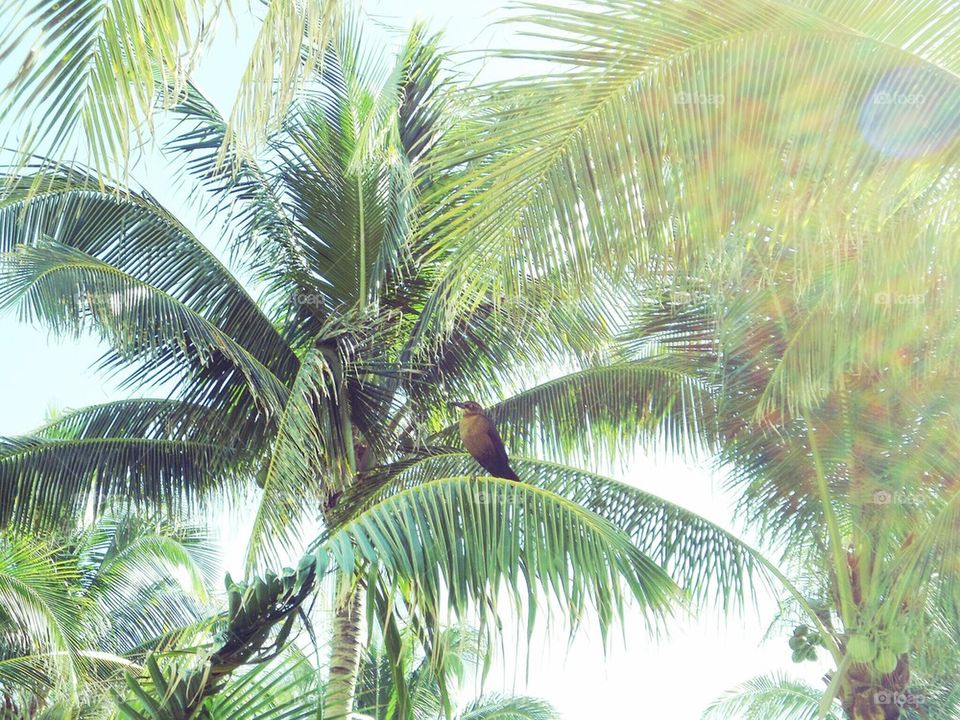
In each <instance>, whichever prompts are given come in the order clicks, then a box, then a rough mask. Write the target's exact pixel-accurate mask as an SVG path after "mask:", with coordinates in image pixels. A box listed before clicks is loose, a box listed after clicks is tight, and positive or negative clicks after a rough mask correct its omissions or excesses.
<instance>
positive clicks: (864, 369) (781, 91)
mask: <svg viewBox="0 0 960 720" xmlns="http://www.w3.org/2000/svg"><path fill="white" fill-rule="evenodd" d="M524 20H525V21H528V22H531V23H533V25H534V27H533V32H534V33H535V34H536V35H537V36H538V38H539V40H541V41H542V40H543V39H544V38H545V39H546V40H547V43H546V44H545V47H546V49H540V50H536V51H529V52H528V51H521V50H514V51H511V52H510V53H509V54H511V55H519V56H523V57H527V58H530V57H532V58H535V59H540V60H545V61H548V62H550V63H552V67H551V71H550V72H548V73H547V74H544V75H540V76H527V77H523V78H521V79H519V80H516V81H512V82H507V83H499V84H496V85H494V86H491V87H488V88H483V89H481V90H480V92H479V93H478V94H479V96H480V100H481V101H482V102H483V103H484V106H485V107H486V108H487V116H486V117H480V118H479V119H478V120H477V121H476V122H475V123H473V125H468V124H465V125H463V126H462V128H461V130H462V133H463V134H462V135H458V134H456V133H451V134H449V135H448V136H447V137H446V142H445V143H444V144H443V146H442V147H441V148H439V149H438V151H437V153H436V154H435V159H436V162H437V164H438V167H461V166H463V165H464V164H466V165H467V166H468V169H467V170H465V171H464V173H463V174H461V175H459V176H457V177H456V178H455V179H451V182H450V183H449V184H447V185H442V186H441V187H440V188H438V190H437V197H438V202H437V207H436V209H435V211H434V214H433V215H431V219H430V220H429V221H428V222H426V223H425V225H424V228H425V232H428V233H430V234H431V236H432V238H433V240H434V246H433V247H434V251H435V252H437V253H443V252H449V253H452V254H453V255H454V257H456V256H457V253H463V257H464V258H466V257H467V256H469V257H471V258H474V259H475V258H477V257H478V256H479V257H480V258H482V261H481V262H480V266H481V268H482V269H483V272H481V273H473V272H469V271H468V270H467V269H466V267H465V265H464V263H462V262H461V263H454V264H451V265H449V266H448V272H449V274H448V275H447V277H446V281H447V282H448V283H449V284H450V285H451V286H455V287H457V288H458V289H459V288H461V287H464V286H465V287H466V291H464V292H463V293H462V295H461V296H459V297H457V298H454V299H453V302H452V303H451V304H450V305H448V306H447V310H448V312H450V313H451V314H452V315H454V316H456V314H457V313H458V312H460V311H461V310H462V309H463V308H465V307H467V306H469V303H470V302H472V299H473V298H474V297H476V296H480V295H482V294H483V293H484V292H486V291H488V290H490V289H491V288H493V289H496V290H502V291H504V292H506V293H507V294H511V293H519V292H522V291H523V285H522V283H516V282H514V283H511V282H509V281H506V280H504V278H509V273H508V272H506V268H509V267H514V266H517V265H524V264H536V265H537V266H538V267H544V266H546V267H549V268H551V269H552V270H554V271H555V272H556V273H557V274H558V282H564V281H566V282H568V283H574V282H580V283H584V282H590V281H591V279H592V278H594V277H600V278H601V280H602V281H607V280H608V279H609V278H610V277H611V276H612V278H613V279H614V280H621V281H623V283H624V285H626V286H627V288H628V289H633V291H634V292H636V289H637V288H639V291H640V293H641V294H644V295H646V297H647V298H648V299H654V300H655V299H656V298H657V297H658V296H662V295H663V294H665V292H666V293H667V294H670V293H671V292H672V298H671V299H672V300H673V303H672V304H673V305H674V306H676V305H680V306H682V307H680V308H678V307H673V308H670V310H671V311H670V312H666V313H662V314H661V316H660V317H658V318H656V319H655V322H653V324H645V323H644V322H640V323H639V324H637V325H636V327H635V333H634V335H635V337H634V339H633V345H634V349H643V350H644V351H646V350H649V348H651V347H656V346H658V344H659V346H660V347H667V348H674V349H679V350H681V351H682V352H681V353H680V354H681V355H682V356H683V358H685V361H684V360H682V359H678V362H681V363H683V362H689V360H690V359H691V358H692V359H693V360H695V365H699V366H701V367H702V366H704V365H705V366H706V367H710V368H712V369H711V370H708V371H707V372H706V373H705V378H706V382H707V383H709V384H711V385H713V386H715V387H716V388H717V389H718V394H717V403H718V408H717V412H718V425H719V443H718V444H719V446H720V447H721V448H722V453H721V459H722V462H723V463H724V464H725V466H726V467H729V468H730V469H731V475H732V481H731V485H732V487H733V488H734V489H736V490H737V491H739V492H741V493H742V494H743V498H744V500H743V505H742V507H741V510H742V516H743V517H746V518H749V519H750V520H752V521H753V523H754V524H755V525H756V527H758V528H759V529H761V530H762V531H765V535H766V536H767V537H768V538H769V539H770V540H771V541H773V542H777V543H779V544H781V545H782V547H784V548H787V549H788V550H789V551H790V552H788V554H787V558H786V560H787V564H786V565H785V567H788V568H790V569H791V570H792V571H796V572H798V573H800V574H801V575H806V574H811V575H812V576H813V577H818V578H820V582H819V583H814V584H813V586H812V587H810V588H808V589H809V591H810V596H809V597H807V598H805V599H804V604H805V605H806V606H807V607H806V608H804V614H805V621H806V622H807V623H809V624H811V625H813V626H815V627H816V628H817V631H818V634H819V637H820V639H821V640H822V641H823V643H824V645H826V649H827V650H828V652H830V654H831V655H832V657H833V659H834V661H835V662H836V665H837V668H836V670H835V671H834V672H833V673H832V675H831V683H830V686H829V687H828V688H827V691H826V692H825V693H823V695H822V704H823V707H822V708H821V711H822V712H823V713H826V712H828V711H829V708H830V703H831V701H832V699H833V697H839V705H840V706H841V708H842V711H843V712H844V713H845V714H846V715H847V716H848V717H851V718H858V719H862V718H869V720H875V719H876V718H881V717H883V718H886V719H887V720H889V719H890V718H895V717H899V716H900V715H901V712H902V711H901V708H899V707H897V706H896V705H895V704H894V705H891V704H889V703H886V704H881V703H878V702H877V701H876V700H875V698H876V696H878V695H881V696H884V697H886V696H890V695H896V694H897V693H902V692H904V691H905V690H908V689H909V688H910V685H909V683H910V682H911V680H910V678H918V677H922V676H925V677H927V678H928V680H929V682H930V683H931V684H932V685H933V686H936V685H937V683H938V682H942V677H943V676H940V675H939V673H940V672H941V670H937V669H931V668H929V667H926V665H925V662H924V661H923V660H922V659H921V658H920V657H918V656H919V655H923V654H925V653H926V652H927V649H926V648H925V644H926V642H927V639H926V638H928V636H929V635H930V634H936V633H937V632H939V631H940V630H942V629H944V628H945V629H946V630H945V631H946V632H947V633H948V635H950V634H953V633H954V628H956V625H957V620H958V619H960V618H958V616H957V612H956V602H955V600H954V598H955V597H956V580H955V577H956V575H955V568H953V567H952V566H951V561H950V560H949V558H950V553H951V552H953V550H954V540H953V536H954V535H955V533H953V532H952V530H951V529H952V528H954V527H955V522H956V517H955V511H956V510H955V505H956V494H955V491H954V489H953V483H952V481H951V478H952V477H953V476H954V475H955V474H956V470H957V467H958V464H957V460H958V458H957V454H956V449H955V442H954V438H955V437H956V430H957V428H956V427H955V420H954V414H953V413H952V412H951V410H950V409H949V408H952V407H953V406H955V405H956V400H957V397H956V391H955V389H954V388H955V379H956V377H957V375H958V372H957V370H958V368H957V357H958V353H957V338H958V330H960V323H958V310H957V309H958V307H960V305H958V302H957V300H958V297H957V290H956V284H955V283H954V282H953V278H955V277H956V276H957V272H958V270H960V267H958V264H957V258H958V253H957V252H956V248H957V244H956V243H955V242H954V241H953V240H952V238H953V237H954V235H955V231H956V227H957V224H958V214H957V212H956V210H955V208H956V202H955V197H956V188H957V184H956V183H957V175H956V172H955V167H956V164H957V160H958V154H957V153H958V152H960V144H958V142H957V139H958V137H960V132H958V131H960V128H958V126H957V123H956V117H957V110H958V109H960V87H958V85H957V81H956V70H957V66H958V61H960V56H958V54H957V46H956V44H955V43H952V42H949V41H948V40H947V38H949V37H952V33H953V32H954V31H955V29H956V27H957V22H958V16H957V15H956V13H954V12H952V10H951V9H949V8H947V7H946V6H944V5H942V4H936V3H928V2H906V3H899V4H897V7H896V8H894V9H888V8H883V9H881V8H880V7H879V6H878V5H876V4H875V3H871V2H846V1H844V2H834V1H832V0H800V1H799V2H790V3H782V2H766V1H763V0H733V1H731V2H724V3H710V2H697V1H694V0H690V1H681V2H675V3H668V4H657V3H653V4H651V3H645V2H640V1H639V0H636V1H634V0H622V1H620V0H598V1H597V2H593V3H587V4H586V6H584V5H578V7H577V8H575V9H569V10H567V9H563V8H551V9H550V11H549V13H548V12H546V11H544V12H542V13H537V12H534V14H533V15H532V16H531V17H527V18H524ZM541 47H543V45H542V46H541ZM467 138H472V139H473V142H469V143H468V142H466V140H467ZM491 208H492V209H493V210H492V211H491ZM529 237H540V238H542V237H550V238H552V239H553V242H552V243H550V245H549V247H548V248H542V247H540V246H533V245H528V244H525V243H523V242H522V241H520V238H529ZM511 240H512V242H511ZM504 248H506V249H507V250H506V252H503V249H504ZM614 259H615V260H617V261H619V262H612V260H614ZM631 286H632V287H631ZM665 288H666V291H665ZM653 304H654V305H655V304H656V303H655V302H654V303H653ZM693 311H696V312H693ZM641 357H643V355H641ZM875 492H876V493H879V495H877V496H876V497H878V498H880V499H881V500H882V502H874V497H875V496H874V493H875ZM888 498H889V499H890V500H891V501H892V502H890V503H888V502H886V499H888ZM898 498H899V499H900V500H899V501H898ZM903 498H906V499H907V501H906V502H904V501H903ZM905 639H906V642H905ZM911 644H912V645H913V649H912V650H909V651H908V650H907V648H908V647H909V646H910V645H911ZM851 648H852V649H851ZM948 664H949V663H948ZM914 670H916V672H914ZM938 678H940V679H938ZM881 705H882V706H881ZM903 712H907V711H903Z"/></svg>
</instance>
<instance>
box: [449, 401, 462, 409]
mask: <svg viewBox="0 0 960 720" xmlns="http://www.w3.org/2000/svg"><path fill="white" fill-rule="evenodd" d="M450 407H457V408H460V409H461V410H464V409H466V408H464V406H463V403H460V402H452V403H450Z"/></svg>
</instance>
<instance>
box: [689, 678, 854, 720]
mask: <svg viewBox="0 0 960 720" xmlns="http://www.w3.org/2000/svg"><path fill="white" fill-rule="evenodd" d="M822 697H823V691H822V690H817V689H816V688H813V687H811V686H809V685H807V684H806V683H803V682H799V681H796V680H790V679H789V678H787V677H786V676H784V675H763V676H760V677H757V678H754V679H753V680H748V681H747V682H745V683H743V684H742V685H740V686H739V687H737V688H735V689H733V690H731V691H729V692H728V693H727V694H726V695H724V697H722V698H720V699H718V700H715V701H714V702H713V703H711V705H710V707H709V708H707V710H706V711H705V712H704V714H703V715H702V716H701V718H702V720H727V719H728V718H732V717H736V718H738V719H739V720H843V718H844V717H845V715H844V714H843V711H842V709H841V708H840V706H839V703H835V704H834V706H833V707H832V709H830V710H828V711H827V714H826V715H821V714H820V700H821V698H822Z"/></svg>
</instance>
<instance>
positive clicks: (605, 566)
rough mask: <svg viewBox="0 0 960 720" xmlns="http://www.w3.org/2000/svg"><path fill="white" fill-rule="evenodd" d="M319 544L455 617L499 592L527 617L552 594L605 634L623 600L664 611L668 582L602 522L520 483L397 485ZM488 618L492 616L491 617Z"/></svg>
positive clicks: (652, 615)
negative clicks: (590, 615)
mask: <svg viewBox="0 0 960 720" xmlns="http://www.w3.org/2000/svg"><path fill="white" fill-rule="evenodd" d="M322 546H323V548H324V549H325V550H327V551H328V552H329V553H330V554H331V555H332V556H333V557H334V558H336V560H337V564H338V565H339V567H340V569H341V571H343V572H345V573H348V574H351V573H354V572H357V571H359V570H361V568H362V566H365V565H366V566H369V567H370V572H371V573H374V574H379V573H383V574H384V577H385V580H386V582H387V583H388V586H391V587H396V586H397V585H398V584H403V585H404V586H405V587H409V588H410V589H411V590H410V592H411V594H412V596H413V597H414V598H416V604H417V606H421V607H423V608H424V610H425V611H426V612H428V613H431V614H432V615H434V616H436V615H437V613H438V612H439V610H440V608H441V607H445V608H446V607H449V608H450V609H451V610H452V611H453V612H454V613H456V614H458V615H462V614H463V613H465V612H467V611H468V610H469V609H470V607H471V606H473V607H474V608H475V609H479V610H480V611H481V614H484V615H485V613H486V608H487V607H488V606H489V607H491V608H492V607H496V604H497V595H498V590H500V589H503V590H504V591H505V592H506V593H507V594H508V595H509V596H510V597H512V598H513V599H514V601H515V602H516V603H517V604H518V605H519V604H521V603H524V602H525V604H526V607H527V608H528V611H529V612H530V613H531V615H530V617H531V619H532V618H533V616H534V615H535V611H536V608H537V607H539V603H538V600H537V598H538V595H539V594H540V593H543V594H545V595H547V596H552V597H553V598H554V599H555V600H556V601H557V602H559V603H560V605H561V606H562V607H563V608H564V610H565V616H566V617H567V618H568V619H569V622H570V624H571V627H575V626H576V625H577V624H578V623H579V622H580V621H581V620H582V618H583V616H584V614H585V613H586V612H587V611H588V609H590V608H591V607H592V608H593V609H594V610H595V611H596V612H597V614H598V617H599V621H600V624H601V628H602V629H603V631H604V632H605V629H606V628H607V627H608V626H609V624H610V622H611V621H612V620H613V617H614V614H615V613H620V612H622V611H623V606H624V602H625V601H626V600H627V599H628V598H630V597H633V598H634V599H635V600H637V601H638V602H639V603H640V605H641V607H642V608H643V611H644V612H645V614H646V616H647V618H648V620H650V621H652V622H655V621H656V620H657V618H659V617H662V615H663V614H664V613H665V612H668V611H669V606H670V603H671V601H672V599H673V598H674V597H675V593H674V591H675V586H674V585H673V583H672V581H671V580H670V579H669V577H668V576H667V575H666V574H665V573H664V571H663V570H662V569H660V568H659V567H658V566H657V565H656V564H655V563H654V562H653V561H652V560H651V559H650V558H648V557H647V556H645V555H644V554H643V553H641V552H640V551H639V550H638V549H637V548H636V547H635V546H634V545H633V544H632V543H631V542H630V539H629V538H628V537H627V536H626V535H625V534H624V533H622V532H621V531H620V530H618V529H617V528H616V527H615V526H614V525H613V524H611V523H610V522H609V521H607V520H605V519H603V518H601V517H600V516H598V515H596V514H594V513H592V512H590V511H589V510H586V509H584V508H582V507H580V506H578V505H576V504H574V503H572V502H570V501H568V500H566V499H564V498H562V497H560V496H559V495H556V494H554V493H552V492H549V491H546V490H541V489H539V488H535V487H533V486H530V485H525V484H523V483H514V482H511V481H505V480H499V479H492V478H485V479H471V478H446V479H442V480H433V481H430V482H427V483H424V484H422V485H417V486H414V487H410V488H407V489H405V490H403V491H401V492H399V493H397V494H394V495H391V496H390V497H388V498H386V499H384V500H382V501H381V502H379V503H377V504H376V505H374V506H373V507H370V508H369V509H367V510H365V511H364V512H362V513H361V514H359V515H358V516H357V517H355V518H354V519H352V520H350V521H349V522H347V523H345V524H343V525H341V526H340V527H338V528H337V529H336V530H335V531H334V532H333V533H332V534H331V535H330V536H329V538H327V539H326V540H324V541H323V545H322ZM491 620H492V619H491Z"/></svg>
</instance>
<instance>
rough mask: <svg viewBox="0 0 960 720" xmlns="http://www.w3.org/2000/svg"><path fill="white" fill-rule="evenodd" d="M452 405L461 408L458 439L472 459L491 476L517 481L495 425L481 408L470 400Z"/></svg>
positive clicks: (517, 478)
mask: <svg viewBox="0 0 960 720" xmlns="http://www.w3.org/2000/svg"><path fill="white" fill-rule="evenodd" d="M453 405H454V406H455V407H458V408H461V409H462V410H463V416H462V417H461V418H460V439H461V440H462V441H463V446H464V447H465V448H466V449H467V452H468V453H470V454H471V455H473V459H474V460H476V461H477V462H478V463H480V465H482V466H483V468H484V469H485V470H486V471H487V472H488V473H490V474H491V475H492V476H493V477H498V478H504V479H505V480H518V481H519V480H520V478H519V477H517V474H516V473H515V472H514V471H513V468H511V467H510V460H508V459H507V449H506V448H505V447H504V446H503V440H502V439H501V437H500V433H498V432H497V426H496V425H494V423H493V420H491V419H490V418H489V417H487V414H486V413H485V412H484V411H483V408H482V407H481V406H480V405H479V404H478V403H475V402H473V401H472V400H468V401H467V402H458V403H453Z"/></svg>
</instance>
